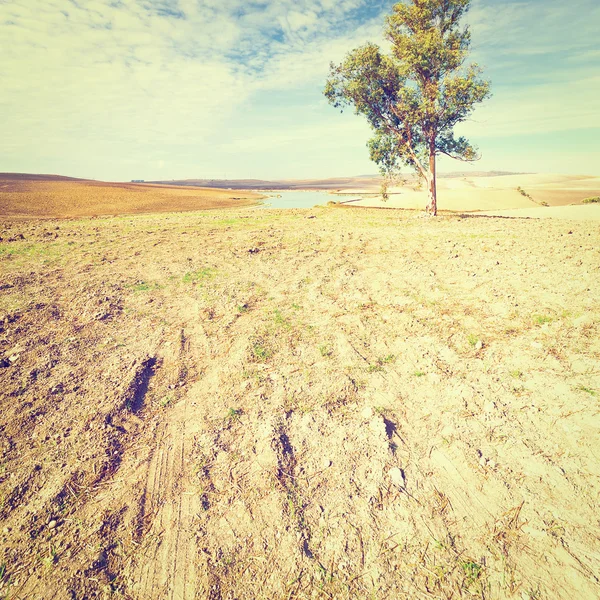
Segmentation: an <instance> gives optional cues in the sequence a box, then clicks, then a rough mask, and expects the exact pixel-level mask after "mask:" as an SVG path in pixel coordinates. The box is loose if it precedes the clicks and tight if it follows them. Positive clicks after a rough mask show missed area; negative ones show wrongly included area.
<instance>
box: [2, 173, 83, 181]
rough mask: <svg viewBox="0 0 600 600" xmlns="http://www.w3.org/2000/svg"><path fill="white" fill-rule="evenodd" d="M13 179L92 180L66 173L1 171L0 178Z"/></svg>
mask: <svg viewBox="0 0 600 600" xmlns="http://www.w3.org/2000/svg"><path fill="white" fill-rule="evenodd" d="M3 179H10V180H12V181H15V180H19V181H91V180H90V179H81V178H80V177H65V176H64V175H46V174H43V173H0V180H3Z"/></svg>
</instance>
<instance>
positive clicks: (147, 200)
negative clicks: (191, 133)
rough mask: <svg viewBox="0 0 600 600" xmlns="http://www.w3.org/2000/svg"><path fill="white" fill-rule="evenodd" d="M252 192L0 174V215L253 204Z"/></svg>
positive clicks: (76, 214)
mask: <svg viewBox="0 0 600 600" xmlns="http://www.w3.org/2000/svg"><path fill="white" fill-rule="evenodd" d="M261 197H262V196H260V195H259V194H256V193H253V192H240V191H230V190H215V189H206V188H182V187H177V186H166V185H152V184H136V183H106V182H101V181H90V180H85V179H71V178H68V177H58V176H54V175H22V174H13V173H4V174H1V173H0V215H1V216H12V217H16V216H23V217H93V216H101V215H119V214H137V213H161V212H178V211H190V210H206V209H214V208H242V207H246V206H253V205H255V204H257V203H258V200H259V199H260V198H261Z"/></svg>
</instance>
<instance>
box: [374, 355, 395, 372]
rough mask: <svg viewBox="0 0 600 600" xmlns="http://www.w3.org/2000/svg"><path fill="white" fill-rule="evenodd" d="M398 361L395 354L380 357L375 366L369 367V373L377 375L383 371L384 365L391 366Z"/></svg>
mask: <svg viewBox="0 0 600 600" xmlns="http://www.w3.org/2000/svg"><path fill="white" fill-rule="evenodd" d="M395 360H396V356H395V355H394V354H388V355H387V356H380V357H379V358H378V359H377V360H376V361H375V363H374V364H371V365H369V366H368V367H367V372H368V373H377V372H378V371H383V365H389V364H390V363H393V362H394V361H395Z"/></svg>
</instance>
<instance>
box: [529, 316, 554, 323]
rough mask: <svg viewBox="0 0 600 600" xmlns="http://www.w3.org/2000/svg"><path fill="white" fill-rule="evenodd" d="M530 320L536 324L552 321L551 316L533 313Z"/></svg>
mask: <svg viewBox="0 0 600 600" xmlns="http://www.w3.org/2000/svg"><path fill="white" fill-rule="evenodd" d="M531 318H532V320H533V322H534V323H536V324H537V325H544V324H545V323H552V321H553V320H554V319H553V318H552V317H550V316H548V315H533V316H532V317H531Z"/></svg>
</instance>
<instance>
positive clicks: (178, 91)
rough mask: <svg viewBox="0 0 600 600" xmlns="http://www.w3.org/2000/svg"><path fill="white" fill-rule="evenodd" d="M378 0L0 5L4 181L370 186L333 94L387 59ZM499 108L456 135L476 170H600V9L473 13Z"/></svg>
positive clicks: (572, 1) (481, 5)
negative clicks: (329, 83) (359, 61)
mask: <svg viewBox="0 0 600 600" xmlns="http://www.w3.org/2000/svg"><path fill="white" fill-rule="evenodd" d="M393 4H394V2H390V1H384V0H276V1H275V0H245V1H244V0H0V57H1V58H0V136H1V137H0V139H1V140H2V141H1V144H0V172H28V173H56V174H61V175H70V176H74V177H86V178H93V179H103V180H113V181H122V180H125V181H127V180H130V179H147V180H151V179H184V178H230V179H233V178H257V179H282V178H321V177H337V176H355V175H365V174H371V173H376V172H377V168H376V166H375V165H374V164H373V163H371V162H370V161H369V157H368V150H367V148H366V145H365V144H366V141H367V140H368V138H369V137H370V130H369V128H368V126H367V125H366V122H365V121H364V119H363V118H362V117H359V116H356V115H354V114H353V112H352V111H351V110H349V111H345V112H344V113H343V114H341V113H340V112H339V110H336V109H334V108H333V107H331V106H330V105H329V104H328V103H327V101H326V99H325V97H324V96H323V93H322V91H323V87H324V83H325V79H326V77H327V73H328V70H329V63H330V62H331V61H333V62H340V61H341V60H342V59H343V57H344V55H345V54H346V53H347V52H349V51H350V50H352V49H353V48H356V47H357V46H360V45H362V44H364V43H365V42H367V41H371V42H374V43H378V44H380V45H382V46H383V47H385V44H386V42H385V40H384V39H383V23H384V16H385V14H387V13H389V12H390V9H391V7H392V5H393ZM466 21H467V22H468V23H469V25H470V27H471V31H472V60H473V61H475V62H477V63H479V64H480V65H481V66H482V67H483V68H484V71H485V76H486V78H488V79H490V80H491V82H492V92H493V97H492V98H491V99H490V100H488V101H486V102H485V104H482V105H481V106H480V107H478V108H477V110H476V111H475V112H474V114H473V116H472V118H471V119H470V120H469V121H467V122H465V123H462V124H460V125H459V126H458V127H457V132H458V133H459V134H463V135H467V136H468V137H469V139H470V140H471V141H472V142H473V143H474V144H475V145H477V146H478V147H479V149H480V151H481V153H482V159H481V160H480V161H479V162H477V163H475V164H474V165H469V164H464V163H460V162H456V161H452V160H449V159H442V161H441V164H440V167H439V168H440V170H442V171H457V170H458V171H467V172H469V171H482V170H504V171H519V172H548V173H577V174H589V175H600V143H599V142H598V140H599V139H600V37H599V36H598V31H600V2H598V0H569V1H568V2H565V0H519V1H512V0H473V2H472V7H471V10H470V12H469V13H468V16H467V18H466Z"/></svg>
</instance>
